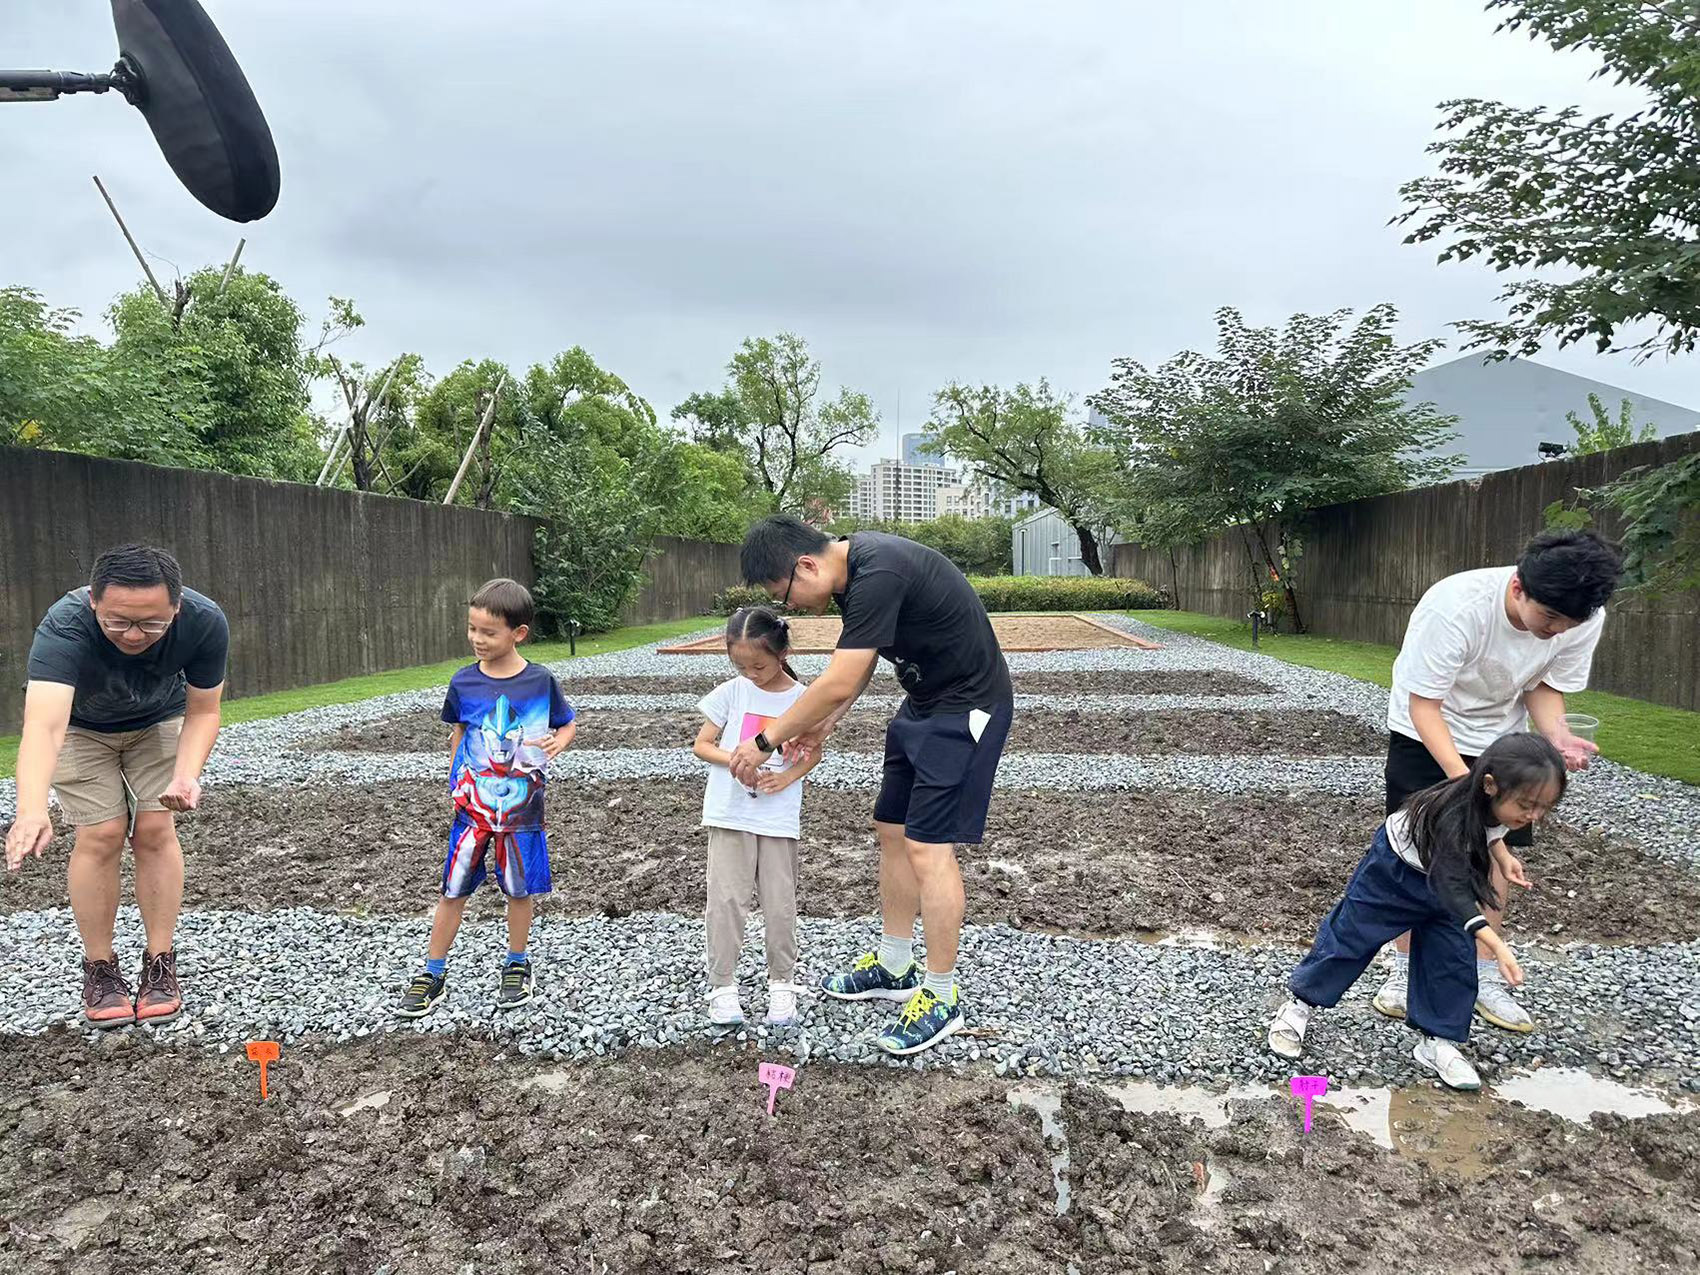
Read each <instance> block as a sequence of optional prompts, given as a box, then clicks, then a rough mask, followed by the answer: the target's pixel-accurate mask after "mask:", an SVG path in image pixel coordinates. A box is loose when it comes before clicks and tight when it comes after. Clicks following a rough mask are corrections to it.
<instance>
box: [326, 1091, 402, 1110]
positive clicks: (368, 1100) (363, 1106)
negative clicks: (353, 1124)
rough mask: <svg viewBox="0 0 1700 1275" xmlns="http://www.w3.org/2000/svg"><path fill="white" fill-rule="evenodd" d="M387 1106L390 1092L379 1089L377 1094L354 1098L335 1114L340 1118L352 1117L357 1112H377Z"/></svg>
mask: <svg viewBox="0 0 1700 1275" xmlns="http://www.w3.org/2000/svg"><path fill="white" fill-rule="evenodd" d="M389 1105H390V1091H389V1090H388V1089H380V1090H378V1092H377V1093H369V1094H367V1095H366V1096H365V1097H364V1098H356V1099H355V1100H354V1101H353V1102H351V1103H349V1104H348V1105H347V1106H346V1107H344V1108H343V1109H342V1110H341V1111H339V1112H337V1114H338V1115H341V1116H352V1115H353V1114H354V1113H355V1112H357V1111H377V1110H378V1109H379V1108H380V1107H387V1106H389Z"/></svg>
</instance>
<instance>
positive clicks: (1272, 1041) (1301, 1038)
mask: <svg viewBox="0 0 1700 1275" xmlns="http://www.w3.org/2000/svg"><path fill="white" fill-rule="evenodd" d="M1309 1026H1310V1006H1309V1005H1306V1004H1305V1003H1304V1002H1303V1001H1299V1000H1291V1001H1288V1002H1287V1003H1286V1004H1285V1005H1283V1006H1281V1012H1280V1013H1278V1014H1276V1015H1275V1021H1274V1022H1272V1023H1270V1024H1269V1049H1270V1051H1271V1052H1272V1053H1274V1054H1276V1055H1278V1056H1279V1057H1282V1058H1297V1057H1298V1056H1299V1055H1300V1054H1302V1053H1304V1049H1305V1028H1307V1027H1309Z"/></svg>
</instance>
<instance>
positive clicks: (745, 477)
mask: <svg viewBox="0 0 1700 1275" xmlns="http://www.w3.org/2000/svg"><path fill="white" fill-rule="evenodd" d="M676 454H677V464H678V483H677V486H676V487H675V489H674V491H673V497H672V500H671V501H670V502H669V505H668V508H667V510H666V513H665V515H664V517H663V519H662V525H661V534H662V535H666V536H683V537H685V538H686V539H689V540H711V541H714V542H716V543H719V544H736V543H737V542H738V541H740V540H742V539H743V538H744V533H745V532H746V531H748V530H749V528H750V524H751V523H752V522H754V521H755V520H756V519H757V518H759V517H761V516H762V515H763V514H765V513H766V512H767V511H768V505H767V501H766V493H765V492H760V493H758V492H756V491H754V490H752V489H751V487H750V483H749V471H748V469H747V468H746V466H745V464H744V458H743V455H742V454H741V453H731V452H726V451H722V450H719V449H717V448H714V447H710V446H708V445H706V444H703V443H681V444H680V445H679V446H678V448H677V449H676Z"/></svg>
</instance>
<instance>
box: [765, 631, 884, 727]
mask: <svg viewBox="0 0 1700 1275" xmlns="http://www.w3.org/2000/svg"><path fill="white" fill-rule="evenodd" d="M879 658H880V656H879V652H878V651H874V650H867V651H834V652H833V653H832V659H831V660H830V661H829V662H828V663H827V666H826V672H824V673H822V674H821V675H820V676H819V677H817V678H816V679H815V680H814V681H813V682H811V683H810V684H809V687H808V689H806V690H805V691H804V692H803V694H802V696H801V697H800V698H799V699H798V700H797V702H796V703H795V704H793V705H791V707H790V708H788V709H786V710H785V712H784V713H782V714H781V715H780V717H779V720H778V721H776V722H774V723H773V725H771V726H769V727H768V728H767V730H766V731H764V732H763V734H765V735H766V736H767V742H768V743H770V744H773V745H774V746H775V747H777V746H778V745H780V744H783V743H785V742H786V741H787V740H791V739H795V738H796V737H797V736H799V735H802V734H806V733H807V732H809V731H812V730H814V729H816V728H817V727H819V726H822V725H824V724H826V723H828V722H832V723H837V721H838V720H839V719H840V718H842V717H843V716H844V714H845V713H847V712H849V711H850V706H851V705H852V704H854V703H855V702H856V699H857V697H858V696H859V695H861V693H862V692H863V691H864V690H865V689H866V688H867V685H868V682H869V681H870V680H871V679H872V678H873V675H874V666H875V665H876V664H878V663H879Z"/></svg>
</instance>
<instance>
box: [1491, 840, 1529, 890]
mask: <svg viewBox="0 0 1700 1275" xmlns="http://www.w3.org/2000/svg"><path fill="white" fill-rule="evenodd" d="M1499 868H1500V871H1501V872H1503V873H1505V879H1506V880H1507V881H1509V882H1511V884H1512V885H1520V886H1522V887H1523V888H1524V889H1525V890H1527V889H1529V888H1530V887H1531V886H1533V885H1534V884H1535V883H1534V882H1533V881H1531V880H1529V874H1528V873H1527V872H1525V871H1524V870H1523V861H1522V860H1521V859H1519V858H1518V857H1517V856H1516V855H1514V854H1512V853H1511V852H1510V851H1509V850H1507V851H1506V852H1505V854H1504V855H1502V856H1501V857H1500V860H1499Z"/></svg>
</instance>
